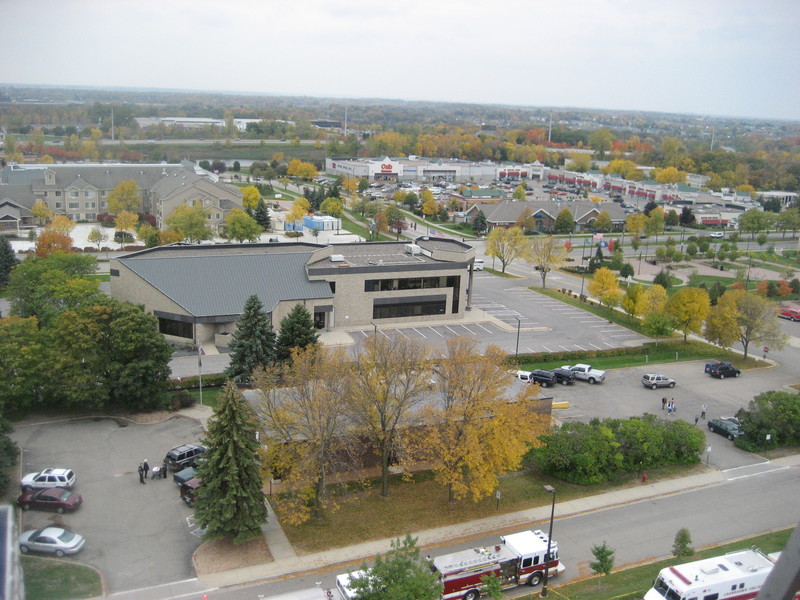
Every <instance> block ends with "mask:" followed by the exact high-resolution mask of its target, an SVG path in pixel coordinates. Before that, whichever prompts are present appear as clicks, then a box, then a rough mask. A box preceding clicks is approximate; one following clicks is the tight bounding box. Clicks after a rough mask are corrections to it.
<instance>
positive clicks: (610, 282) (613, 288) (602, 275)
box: [588, 267, 622, 308]
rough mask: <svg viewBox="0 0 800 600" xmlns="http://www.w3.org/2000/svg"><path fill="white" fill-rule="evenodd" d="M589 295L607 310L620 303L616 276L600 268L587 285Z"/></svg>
mask: <svg viewBox="0 0 800 600" xmlns="http://www.w3.org/2000/svg"><path fill="white" fill-rule="evenodd" d="M588 289H589V293H590V294H591V295H592V296H594V297H595V298H597V299H598V300H600V304H603V305H604V306H607V307H609V308H611V307H613V306H617V305H618V304H619V303H620V302H621V301H622V290H620V289H619V283H618V282H617V274H616V273H615V272H614V271H612V270H611V269H607V268H606V267H600V268H599V269H597V271H595V272H594V277H592V280H591V281H590V282H589V285H588Z"/></svg>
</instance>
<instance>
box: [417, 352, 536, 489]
mask: <svg viewBox="0 0 800 600" xmlns="http://www.w3.org/2000/svg"><path fill="white" fill-rule="evenodd" d="M505 358H506V354H505V352H503V351H502V350H501V349H500V348H497V347H496V346H489V347H488V348H487V349H486V351H485V352H484V353H483V355H481V354H480V353H479V352H478V346H477V342H476V341H475V340H473V339H468V338H463V337H455V338H450V339H448V340H447V350H446V356H445V358H444V359H443V360H441V361H440V362H439V365H440V366H439V372H438V377H437V381H436V394H435V402H434V404H432V405H431V406H429V407H427V408H426V410H425V411H424V413H423V414H424V428H423V429H422V431H421V441H420V443H419V444H417V447H418V448H419V449H420V452H421V454H422V456H423V457H424V458H425V459H426V460H428V461H430V462H432V463H433V464H434V476H435V478H436V481H438V482H439V483H441V484H442V485H445V486H447V489H448V493H449V498H450V500H451V501H455V500H461V499H463V498H466V497H470V498H471V499H472V500H473V501H474V502H478V501H479V500H481V499H483V498H486V497H487V496H490V495H491V494H493V493H494V491H495V490H496V489H497V486H498V478H499V477H500V476H502V475H503V474H505V473H508V472H511V471H514V470H516V469H517V468H519V464H520V461H521V459H522V456H523V455H524V454H525V452H526V451H527V450H528V448H529V447H530V445H529V444H531V443H535V440H536V439H537V437H538V436H539V435H541V434H543V433H545V431H546V430H547V427H548V424H549V423H548V419H547V418H545V417H544V416H542V415H540V414H537V413H536V411H535V408H536V404H537V400H536V398H537V396H538V392H539V386H538V385H537V384H534V385H525V386H523V387H522V389H521V391H520V392H519V393H518V394H516V396H514V397H513V398H509V397H507V396H506V395H505V389H506V386H505V385H504V383H503V382H504V381H505V380H506V377H508V374H507V373H506V372H505Z"/></svg>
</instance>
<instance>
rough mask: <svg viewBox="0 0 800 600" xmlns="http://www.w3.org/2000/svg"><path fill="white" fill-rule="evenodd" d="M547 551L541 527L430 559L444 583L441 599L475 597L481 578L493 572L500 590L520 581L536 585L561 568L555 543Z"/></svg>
mask: <svg viewBox="0 0 800 600" xmlns="http://www.w3.org/2000/svg"><path fill="white" fill-rule="evenodd" d="M546 554H547V534H546V533H545V532H543V531H540V530H538V529H537V530H535V531H521V532H519V533H512V534H510V535H506V536H502V537H501V538H500V543H499V544H496V545H494V546H489V547H485V548H471V549H469V550H462V551H461V552H453V553H452V554H445V555H444V556H437V557H435V558H433V559H431V564H432V566H431V568H432V569H433V571H434V572H435V573H437V574H438V575H439V580H440V581H441V582H442V585H443V586H444V591H443V592H442V599H443V600H451V599H456V598H458V599H464V600H475V599H476V598H478V597H480V595H481V591H482V590H483V589H484V588H485V586H484V584H483V583H482V582H481V578H482V577H484V576H488V575H492V574H494V575H496V576H497V577H498V578H499V579H500V585H501V586H502V587H503V589H508V588H512V587H516V586H518V585H521V584H523V583H527V584H528V585H531V586H537V585H539V584H540V583H541V581H542V579H544V570H545V568H547V569H548V577H550V576H553V575H557V574H558V573H562V572H563V571H564V565H563V564H562V563H561V562H560V561H559V560H558V544H557V543H556V542H555V541H553V542H551V544H550V557H549V559H548V558H546Z"/></svg>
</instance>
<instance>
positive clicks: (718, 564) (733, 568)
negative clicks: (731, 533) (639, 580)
mask: <svg viewBox="0 0 800 600" xmlns="http://www.w3.org/2000/svg"><path fill="white" fill-rule="evenodd" d="M779 555H780V553H779V552H778V553H776V554H770V555H768V556H767V555H765V554H763V553H762V552H760V551H759V550H757V549H755V548H753V549H752V550H740V551H739V552H731V553H729V554H725V555H724V556H718V557H716V558H705V559H703V560H696V561H694V562H689V563H684V564H682V565H676V566H674V567H667V568H666V569H661V571H660V572H659V574H658V577H657V578H656V580H655V582H654V583H653V587H652V588H650V590H649V591H648V592H647V593H646V594H645V596H644V600H664V599H665V598H666V600H690V599H707V598H708V599H710V598H714V599H716V598H724V599H725V600H744V599H745V598H747V599H752V598H755V597H756V595H758V592H759V590H760V589H761V586H762V585H764V581H766V579H767V576H768V575H769V574H770V572H771V571H772V567H774V566H775V562H776V561H777V560H778V556H779ZM794 598H795V599H796V600H797V599H800V591H798V592H797V593H796V594H795V595H794Z"/></svg>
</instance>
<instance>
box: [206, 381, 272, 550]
mask: <svg viewBox="0 0 800 600" xmlns="http://www.w3.org/2000/svg"><path fill="white" fill-rule="evenodd" d="M257 429H258V421H257V419H256V416H255V413H254V412H253V409H252V408H250V405H249V404H248V403H247V401H246V400H245V399H244V397H243V396H242V394H241V393H240V392H239V390H238V389H236V386H235V385H234V384H233V383H231V382H228V384H227V385H226V386H225V389H224V391H223V392H222V394H221V395H220V399H219V406H218V407H217V409H216V410H215V411H214V416H213V417H212V418H211V419H209V422H208V433H207V435H206V437H205V440H204V444H205V445H206V447H207V448H208V452H206V454H205V459H204V460H203V461H202V463H200V469H199V473H198V477H199V478H200V479H201V480H202V482H203V483H202V485H201V486H200V488H199V490H198V494H197V502H196V511H195V518H196V520H197V523H198V524H199V525H200V527H202V528H204V529H205V534H203V537H204V539H208V540H213V539H217V538H223V537H230V538H232V540H233V543H234V544H241V543H243V542H246V541H248V540H251V539H253V538H255V537H258V536H259V535H261V525H263V524H264V523H266V522H267V509H266V506H265V504H264V492H263V491H262V490H261V458H260V456H259V454H258V449H259V443H258V441H257V440H256V431H257Z"/></svg>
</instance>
